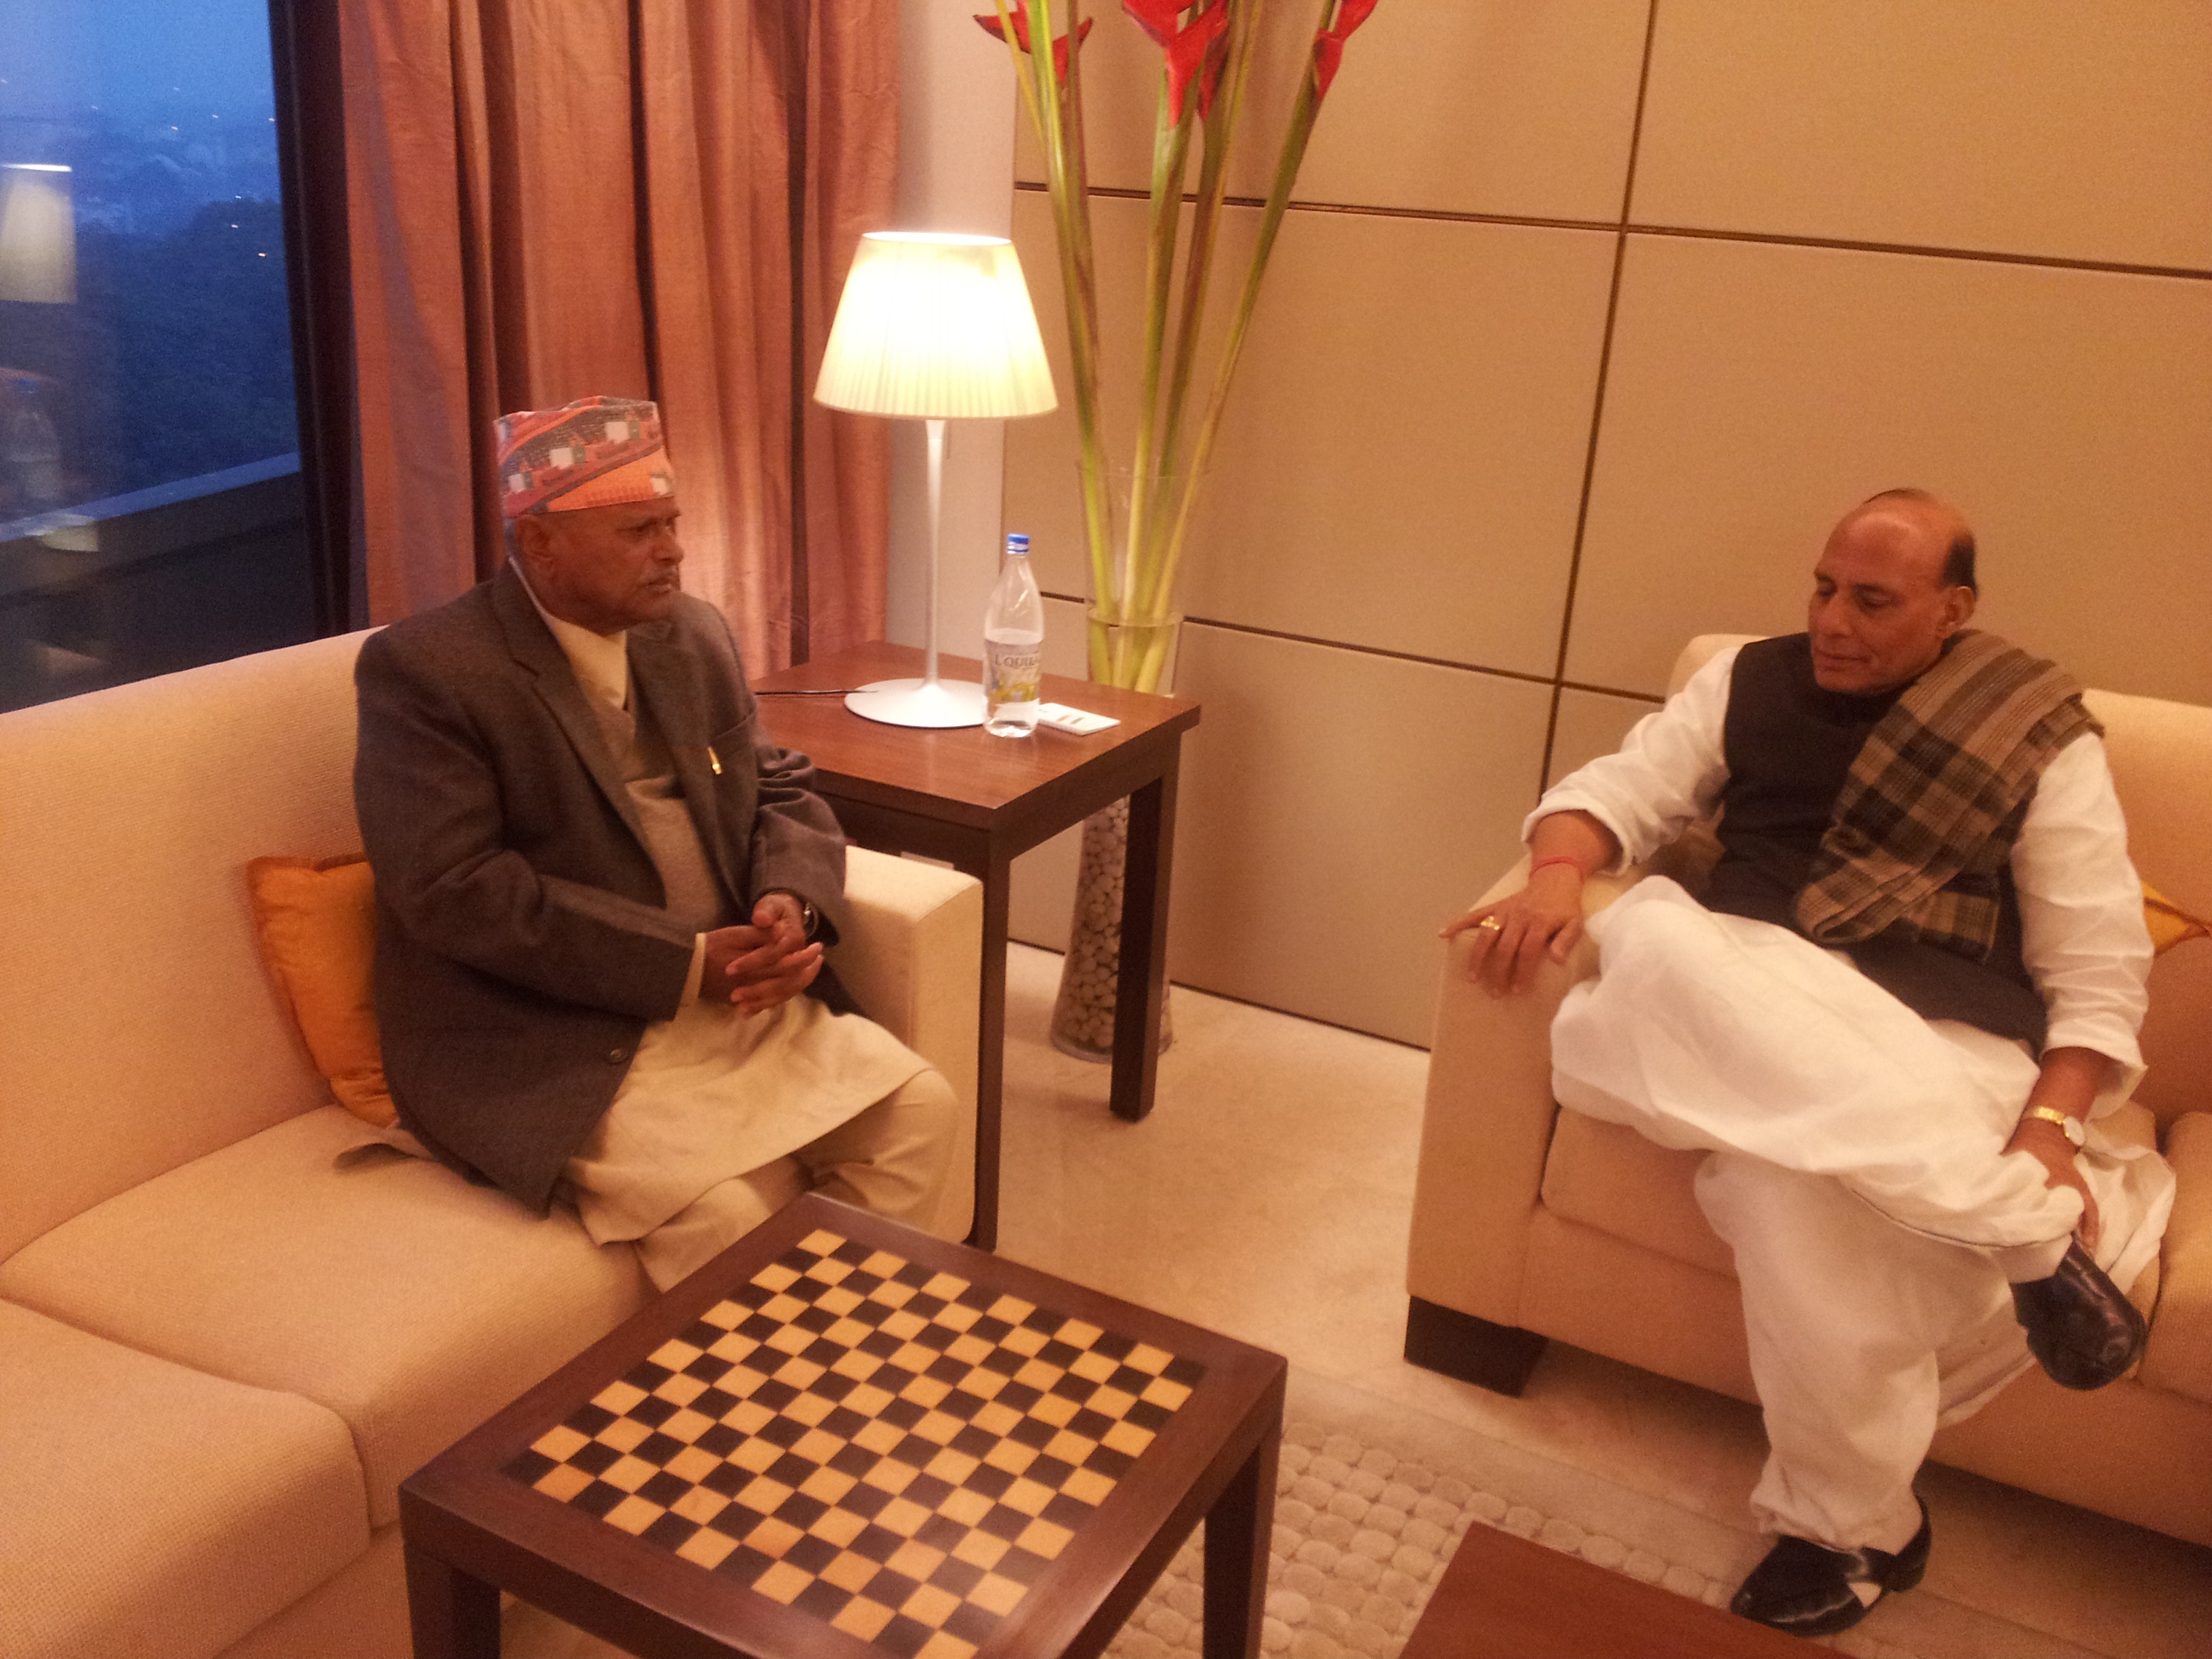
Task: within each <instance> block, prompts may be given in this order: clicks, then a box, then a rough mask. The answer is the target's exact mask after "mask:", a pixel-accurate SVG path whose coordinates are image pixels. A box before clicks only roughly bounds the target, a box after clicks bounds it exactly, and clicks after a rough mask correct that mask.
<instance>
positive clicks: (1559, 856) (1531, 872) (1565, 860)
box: [1528, 853, 1589, 881]
mask: <svg viewBox="0 0 2212 1659" xmlns="http://www.w3.org/2000/svg"><path fill="white" fill-rule="evenodd" d="M1547 864H1568V865H1572V866H1574V872H1575V873H1576V874H1577V875H1578V876H1580V877H1581V878H1583V880H1584V881H1588V880H1589V872H1588V871H1586V870H1584V869H1583V864H1582V860H1580V859H1571V858H1569V857H1568V856H1567V855H1566V854H1565V853H1554V854H1552V856H1551V857H1549V858H1547V859H1538V860H1536V861H1535V862H1534V864H1532V865H1530V866H1528V878H1529V880H1531V881H1534V879H1535V878H1536V872H1538V871H1539V870H1541V869H1542V868H1543V867H1544V866H1546V865H1547Z"/></svg>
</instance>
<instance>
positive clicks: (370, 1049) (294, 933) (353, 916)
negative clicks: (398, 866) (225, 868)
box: [246, 853, 399, 1127]
mask: <svg viewBox="0 0 2212 1659" xmlns="http://www.w3.org/2000/svg"><path fill="white" fill-rule="evenodd" d="M246 889H247V890H248V891H249V892H250V893H251V894H252V896H253V931H254V933H255V935H256V937H258V939H260V941H261V959H262V961H264V963H267V964H268V966H269V972H270V976H271V977H272V978H274V979H275V980H276V988H277V990H278V991H279V992H280V993H281V994H283V999H284V1007H285V1011H286V1012H289V1014H290V1015H291V1016H292V1023H293V1024H295V1025H297V1026H298V1027H299V1028H300V1036H301V1041H303V1042H306V1043H307V1054H308V1055H309V1056H310V1057H311V1058H312V1059H313V1060H314V1062H315V1069H316V1070H317V1071H319V1072H320V1073H322V1074H323V1081H325V1083H327V1084H329V1085H331V1093H332V1094H334V1095H336V1096H337V1100H338V1104H339V1105H341V1106H343V1107H344V1108H345V1109H346V1110H348V1111H349V1112H351V1113H352V1114H353V1115H355V1116H356V1117H357V1118H359V1119H360V1120H361V1121H362V1122H364V1123H374V1124H375V1125H377V1126H378V1127H383V1126H385V1125H387V1124H390V1123H392V1122H395V1121H397V1120H398V1116H399V1110H398V1108H397V1107H396V1106H394V1105H393V1104H392V1087H391V1085H389V1084H388V1083H386V1081H385V1078H384V1044H383V1040H382V1037H381V1036H380V1033H379V1031H378V1030H377V1024H376V878H375V877H374V875H372V874H371V873H370V871H369V867H368V859H367V858H366V857H364V856H363V855H362V854H359V853H340V854H337V855H336V856H334V857H331V858H323V859H300V858H259V859H255V860H252V862H251V863H249V864H247V866H246Z"/></svg>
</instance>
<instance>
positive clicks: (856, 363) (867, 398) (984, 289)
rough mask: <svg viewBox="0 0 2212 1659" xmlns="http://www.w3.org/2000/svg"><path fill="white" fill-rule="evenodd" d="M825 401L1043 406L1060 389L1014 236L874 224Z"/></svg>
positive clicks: (850, 289)
mask: <svg viewBox="0 0 2212 1659" xmlns="http://www.w3.org/2000/svg"><path fill="white" fill-rule="evenodd" d="M814 397H815V400H816V401H817V402H818V403H823V404H829V407H831V408H832V409H849V410H857V411H859V412H860V413H861V414H866V415H904V416H915V417H917V418H921V419H931V420H945V419H957V418H963V417H971V418H972V417H984V418H993V417H996V418H1005V417H1007V416H1017V415H1042V414H1043V413H1044V412H1045V410H1048V409H1050V408H1052V407H1054V404H1057V403H1058V402H1059V399H1058V398H1056V397H1054V394H1053V389H1052V370H1051V369H1050V368H1048V367H1047V366H1046V363H1045V356H1044V342H1043V340H1042V338H1040V337H1038V334H1037V325H1036V312H1035V311H1033V310H1032V309H1031V308H1030V291H1029V289H1028V286H1027V285H1026V284H1025V283H1024V282H1023V281H1022V262H1021V260H1020V258H1018V257H1017V255H1016V254H1015V252H1014V248H1013V244H1012V243H1011V242H1008V241H1006V240H1004V239H1002V238H1000V237H996V236H957V235H948V234H922V233H919V232H915V233H909V232H904V231H872V232H871V233H869V234H867V235H866V236H863V237H862V238H861V239H860V251H859V252H857V253H856V254H854V258H853V269H852V270H851V272H850V273H849V274H848V276H846V278H845V292H844V295H843V297H842V298H841V299H840V300H839V301H838V302H837V316H836V320H835V321H834V322H832V323H831V324H830V325H829V346H828V348H827V349H825V350H824V351H823V356H822V374H821V376H820V378H819V379H817V380H816V382H815V385H814Z"/></svg>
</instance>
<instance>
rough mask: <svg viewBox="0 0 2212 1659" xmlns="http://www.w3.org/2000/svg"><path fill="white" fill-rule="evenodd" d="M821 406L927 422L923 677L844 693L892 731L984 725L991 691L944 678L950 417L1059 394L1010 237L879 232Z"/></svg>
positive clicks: (825, 366) (842, 316)
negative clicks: (943, 508) (940, 616)
mask: <svg viewBox="0 0 2212 1659" xmlns="http://www.w3.org/2000/svg"><path fill="white" fill-rule="evenodd" d="M814 398H815V401H816V402H817V403H822V404H828V405H829V407H830V408H832V409H843V410H853V411H854V412H855V413H858V414H863V415H895V416H907V417H908V418H910V419H919V420H922V421H925V422H927V423H928V427H929V599H928V623H929V627H928V631H929V654H928V658H927V671H926V672H925V673H924V674H923V676H922V678H920V679H918V680H915V679H900V680H878V681H876V682H874V683H873V684H869V685H866V686H863V687H861V688H860V690H857V691H854V692H853V693H852V694H851V695H850V696H848V697H847V698H846V699H845V706H846V707H847V708H850V709H851V710H852V711H853V712H854V714H864V715H866V717H867V718H868V719H870V720H881V721H883V722H884V723H885V724H886V725H890V726H979V725H981V723H982V720H983V688H982V687H981V686H980V685H972V684H966V683H964V682H955V683H953V684H946V683H945V681H943V680H940V679H939V678H938V677H937V564H938V517H939V507H940V504H941V501H942V496H943V489H944V480H945V422H946V421H947V420H962V419H1006V418H1007V417H1010V416H1017V415H1042V414H1043V413H1044V412H1045V411H1046V410H1048V409H1051V408H1053V407H1054V404H1056V403H1057V402H1058V401H1059V400H1058V399H1057V398H1055V397H1054V394H1053V389H1052V371H1051V369H1050V368H1048V367H1047V366H1046V363H1045V357H1044V342H1043V340H1042V339H1041V338H1040V337H1038V334H1037V325H1036V313H1035V312H1034V311H1033V310H1031V309H1030V292H1029V289H1028V287H1027V286H1026V285H1025V284H1024V283H1023V281H1022V265H1021V260H1020V259H1019V258H1018V257H1016V255H1015V252H1014V247H1013V244H1012V243H1011V242H1009V241H1007V240H1006V239H1005V238H1003V237H999V236H963V235H955V234H935V233H923V232H906V231H871V232H870V233H869V234H866V236H863V237H862V238H861V239H860V251H859V252H857V253H855V254H854V258H853V269H852V270H851V272H850V273H849V274H848V276H846V278H845V292H844V294H843V295H842V297H841V298H840V299H839V300H838V301H837V315H836V319H835V320H834V321H833V322H832V323H831V324H830V325H829V346H828V348H827V349H825V350H824V351H823V356H822V373H821V375H820V378H819V379H817V380H816V382H815V385H814Z"/></svg>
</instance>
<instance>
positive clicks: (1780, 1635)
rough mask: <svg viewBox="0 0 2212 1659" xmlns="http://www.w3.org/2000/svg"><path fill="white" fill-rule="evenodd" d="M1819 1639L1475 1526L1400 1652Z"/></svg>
mask: <svg viewBox="0 0 2212 1659" xmlns="http://www.w3.org/2000/svg"><path fill="white" fill-rule="evenodd" d="M1822 1651H1823V1650H1822V1649H1820V1648H1819V1647H1817V1646H1815V1645H1814V1644H1812V1643H1810V1642H1807V1641H1803V1640H1801V1639H1800V1638H1797V1637H1795V1636H1791V1635H1789V1634H1787V1633H1786V1632H1782V1631H1778V1630H1771V1629H1769V1628H1768V1627H1767V1626H1765V1625H1755V1624H1753V1623H1752V1621H1751V1620H1748V1619H1739V1618H1737V1617H1736V1616H1735V1614H1734V1613H1725V1612H1723V1611H1722V1610H1721V1609H1720V1608H1718V1607H1707V1606H1706V1605H1705V1603H1704V1602H1702V1601H1691V1600H1690V1599H1689V1597H1687V1596H1686V1595H1675V1594H1674V1593H1673V1592H1672V1591H1671V1590H1664V1589H1660V1588H1659V1587H1658V1586H1657V1585H1656V1584H1645V1583H1638V1581H1637V1580H1636V1579H1633V1578H1631V1577H1628V1576H1627V1575H1626V1573H1619V1572H1608V1571H1606V1569H1604V1568H1603V1567H1600V1566H1595V1565H1592V1564H1591V1563H1589V1562H1588V1561H1585V1560H1583V1559H1581V1558H1580V1557H1579V1556H1574V1555H1569V1554H1566V1553H1565V1552H1563V1551H1560V1550H1554V1549H1547V1548H1546V1547H1544V1546H1543V1545H1541V1544H1534V1543H1530V1542H1529V1541H1528V1540H1527V1539H1525V1538H1516V1537H1515V1536H1514V1535H1513V1534H1510V1533H1506V1532H1497V1531H1493V1530H1492V1528H1488V1527H1485V1526H1479V1525H1478V1526H1473V1527H1469V1528H1468V1529H1467V1535H1466V1536H1465V1537H1464V1538H1462V1539H1461V1540H1460V1543H1459V1548H1458V1549H1457V1550H1456V1551H1455V1553H1453V1555H1452V1559H1451V1565H1449V1566H1447V1567H1446V1568H1445V1569H1444V1576H1443V1582H1442V1583H1439V1584H1438V1585H1437V1588H1436V1593H1435V1594H1434V1595H1431V1596H1430V1598H1429V1605H1428V1606H1427V1607H1425V1608H1423V1609H1422V1610H1421V1616H1420V1619H1419V1621H1418V1622H1417V1623H1416V1624H1415V1625H1414V1626H1413V1634H1411V1635H1410V1636H1408V1637H1407V1638H1406V1647H1405V1651H1404V1652H1403V1654H1402V1655H1401V1659H1618V1656H1620V1655H1622V1654H1631V1653H1632V1654H1634V1655H1636V1656H1637V1659H1813V1656H1814V1655H1815V1654H1818V1653H1820V1652H1822Z"/></svg>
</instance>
